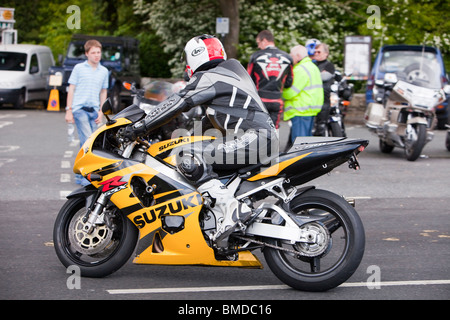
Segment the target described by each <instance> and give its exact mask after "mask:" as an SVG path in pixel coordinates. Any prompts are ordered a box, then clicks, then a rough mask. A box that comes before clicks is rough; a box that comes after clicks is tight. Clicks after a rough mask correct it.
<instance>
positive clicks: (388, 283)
mask: <svg viewBox="0 0 450 320" xmlns="http://www.w3.org/2000/svg"><path fill="white" fill-rule="evenodd" d="M437 284H450V280H415V281H384V282H383V281H382V282H379V283H373V282H370V283H366V282H349V283H343V284H341V285H340V286H339V287H341V288H347V287H367V286H368V285H371V286H373V285H379V286H380V287H383V286H420V285H437ZM286 289H292V288H291V287H289V286H287V285H266V286H224V287H184V288H153V289H152V288H149V289H110V290H106V291H107V292H108V293H109V294H142V293H147V294H148V293H181V292H216V291H256V290H286Z"/></svg>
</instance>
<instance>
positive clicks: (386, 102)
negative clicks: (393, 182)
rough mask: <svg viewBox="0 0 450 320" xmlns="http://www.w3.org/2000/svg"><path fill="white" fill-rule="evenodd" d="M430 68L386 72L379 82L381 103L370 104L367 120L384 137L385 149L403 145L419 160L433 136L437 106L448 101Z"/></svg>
mask: <svg viewBox="0 0 450 320" xmlns="http://www.w3.org/2000/svg"><path fill="white" fill-rule="evenodd" d="M417 68H419V66H417ZM426 71H427V69H425V68H424V69H423V70H422V71H420V72H419V70H412V71H409V73H408V74H402V73H398V74H395V73H386V75H385V77H384V80H377V81H375V89H376V90H374V91H375V97H376V101H377V102H375V103H369V105H368V106H367V109H366V113H365V116H364V119H365V124H366V126H367V127H368V128H369V130H371V131H372V132H374V133H376V134H377V135H378V137H379V138H380V150H381V152H383V153H391V152H392V150H394V148H395V147H399V148H403V149H404V150H405V156H406V159H407V160H409V161H415V160H416V159H417V158H419V156H420V154H421V152H422V150H423V148H424V146H425V144H426V143H428V142H429V141H431V140H432V139H433V136H434V133H433V132H432V128H433V126H434V123H435V121H436V119H435V113H434V108H435V106H437V105H438V104H440V103H441V102H442V101H444V99H445V94H444V91H443V90H442V89H440V83H438V84H437V83H434V81H432V76H431V75H429V74H427V73H426Z"/></svg>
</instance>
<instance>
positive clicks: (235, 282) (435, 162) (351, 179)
mask: <svg viewBox="0 0 450 320" xmlns="http://www.w3.org/2000/svg"><path fill="white" fill-rule="evenodd" d="M286 129H287V127H286V126H283V128H282V130H281V133H282V134H281V136H282V137H286V132H287V131H286ZM347 133H348V136H349V137H355V138H367V139H369V140H370V144H369V146H368V148H367V149H366V150H365V151H364V152H363V153H362V154H361V155H360V156H359V161H360V165H361V170H359V171H354V170H350V169H348V168H347V167H346V165H342V166H340V167H338V168H337V169H335V170H334V171H333V172H332V173H331V174H330V175H327V176H323V177H320V178H319V179H316V180H315V181H313V182H311V183H310V184H311V185H316V187H318V188H323V189H328V190H330V191H333V192H335V193H338V194H341V195H344V196H347V197H353V198H355V199H356V210H357V211H358V213H359V214H360V216H361V218H362V220H363V223H364V226H365V231H366V238H367V239H366V251H365V255H364V258H363V261H362V263H361V265H360V267H359V269H358V270H357V271H356V272H355V274H354V275H353V276H352V277H351V278H350V279H349V280H348V281H347V282H346V283H344V284H343V285H341V286H339V287H337V288H335V289H333V290H330V291H327V292H323V293H308V292H300V291H296V290H293V289H291V288H289V287H287V286H285V285H284V284H283V283H281V282H280V281H279V280H278V279H277V278H276V277H275V276H274V275H273V274H272V273H271V271H270V270H269V268H268V267H265V268H264V269H238V268H222V267H198V266H151V265H145V266H143V265H134V264H132V262H131V261H130V262H129V263H127V264H126V265H125V266H124V267H123V268H122V269H120V270H119V271H117V272H116V273H114V274H113V275H111V276H109V277H107V278H103V279H88V278H81V279H79V278H76V277H75V276H74V275H73V274H72V272H71V271H70V270H69V271H68V270H66V269H65V268H64V267H63V266H62V265H61V263H60V262H59V260H58V258H57V257H56V255H55V252H54V248H53V240H52V230H53V223H54V220H55V217H56V215H57V213H58V211H59V209H60V208H61V206H62V205H63V203H64V198H65V196H66V195H67V194H68V193H69V192H71V191H72V190H75V189H76V188H77V187H78V186H77V185H76V184H75V183H74V181H73V180H74V179H73V174H72V169H71V168H72V165H73V160H74V158H75V156H76V153H77V152H78V145H77V144H76V143H74V144H69V143H68V142H67V133H66V125H65V123H64V113H63V112H47V111H45V110H29V109H25V110H11V109H1V110H0V188H1V197H0V299H2V300H5V299H8V300H9V299H51V300H53V299H55V300H59V299H64V300H73V299H86V300H88V299H95V300H96V299H107V300H121V299H145V300H165V301H172V302H173V303H174V305H173V306H172V308H169V309H168V312H169V313H172V314H176V313H188V314H189V312H198V315H202V316H204V317H206V312H208V311H211V315H213V314H214V313H215V314H216V315H217V314H219V315H225V314H227V312H230V309H228V311H227V310H226V309H223V308H225V307H224V305H226V304H227V303H228V302H226V301H229V303H232V302H235V303H241V304H242V305H245V301H249V300H258V301H259V302H258V303H256V304H257V305H258V307H257V308H259V309H256V308H255V307H254V309H253V311H254V312H259V313H260V314H261V315H263V314H267V312H269V311H270V312H272V313H273V314H275V313H276V312H275V311H276V310H271V306H273V305H275V304H274V303H275V300H373V299H382V300H397V299H407V300H415V299H425V300H427V299H431V300H448V299H449V298H450V268H449V265H450V219H449V217H450V187H449V183H450V152H448V151H447V150H446V149H445V145H444V140H445V132H444V131H437V132H436V136H435V138H434V140H433V141H432V142H430V143H429V144H428V145H427V146H426V147H425V149H424V152H423V156H422V157H421V158H419V159H418V160H417V161H415V162H409V161H406V160H405V159H404V157H403V151H402V150H397V149H395V150H394V152H393V153H392V154H390V155H386V154H382V153H380V152H379V150H378V138H377V137H375V136H374V135H372V134H371V133H369V132H368V130H366V129H365V128H364V127H363V126H358V125H349V127H348V128H347ZM257 255H258V257H259V258H260V260H261V262H262V263H263V264H265V261H264V257H263V256H262V254H261V253H257ZM184 299H189V300H198V301H197V304H196V305H198V306H203V305H207V302H208V301H211V300H215V301H222V302H221V303H220V305H219V306H216V308H215V309H211V310H209V309H207V308H206V307H205V308H204V309H202V308H198V309H190V306H189V305H186V304H185V303H182V301H181V300H184ZM271 300H274V301H273V302H270V301H271ZM190 303H192V302H190ZM254 304H255V303H253V305H254ZM236 308H237V307H235V308H234V309H233V310H231V311H233V312H235V313H237V312H240V313H241V314H243V313H245V310H247V309H245V308H246V307H244V306H242V307H240V309H239V310H238V309H236ZM247 308H249V306H247ZM202 312H205V314H200V313H202ZM248 312H249V313H250V309H248ZM228 314H229V313H228Z"/></svg>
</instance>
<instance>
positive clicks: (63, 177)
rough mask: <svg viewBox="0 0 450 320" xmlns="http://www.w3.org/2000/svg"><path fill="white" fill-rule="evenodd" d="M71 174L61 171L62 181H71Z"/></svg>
mask: <svg viewBox="0 0 450 320" xmlns="http://www.w3.org/2000/svg"><path fill="white" fill-rule="evenodd" d="M70 177H71V174H69V173H61V179H60V181H61V182H70Z"/></svg>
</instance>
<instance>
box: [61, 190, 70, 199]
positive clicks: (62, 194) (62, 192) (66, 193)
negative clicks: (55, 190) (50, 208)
mask: <svg viewBox="0 0 450 320" xmlns="http://www.w3.org/2000/svg"><path fill="white" fill-rule="evenodd" d="M71 193H72V191H64V190H62V191H59V199H60V200H66V197H67V196H68V195H69V194H71Z"/></svg>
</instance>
